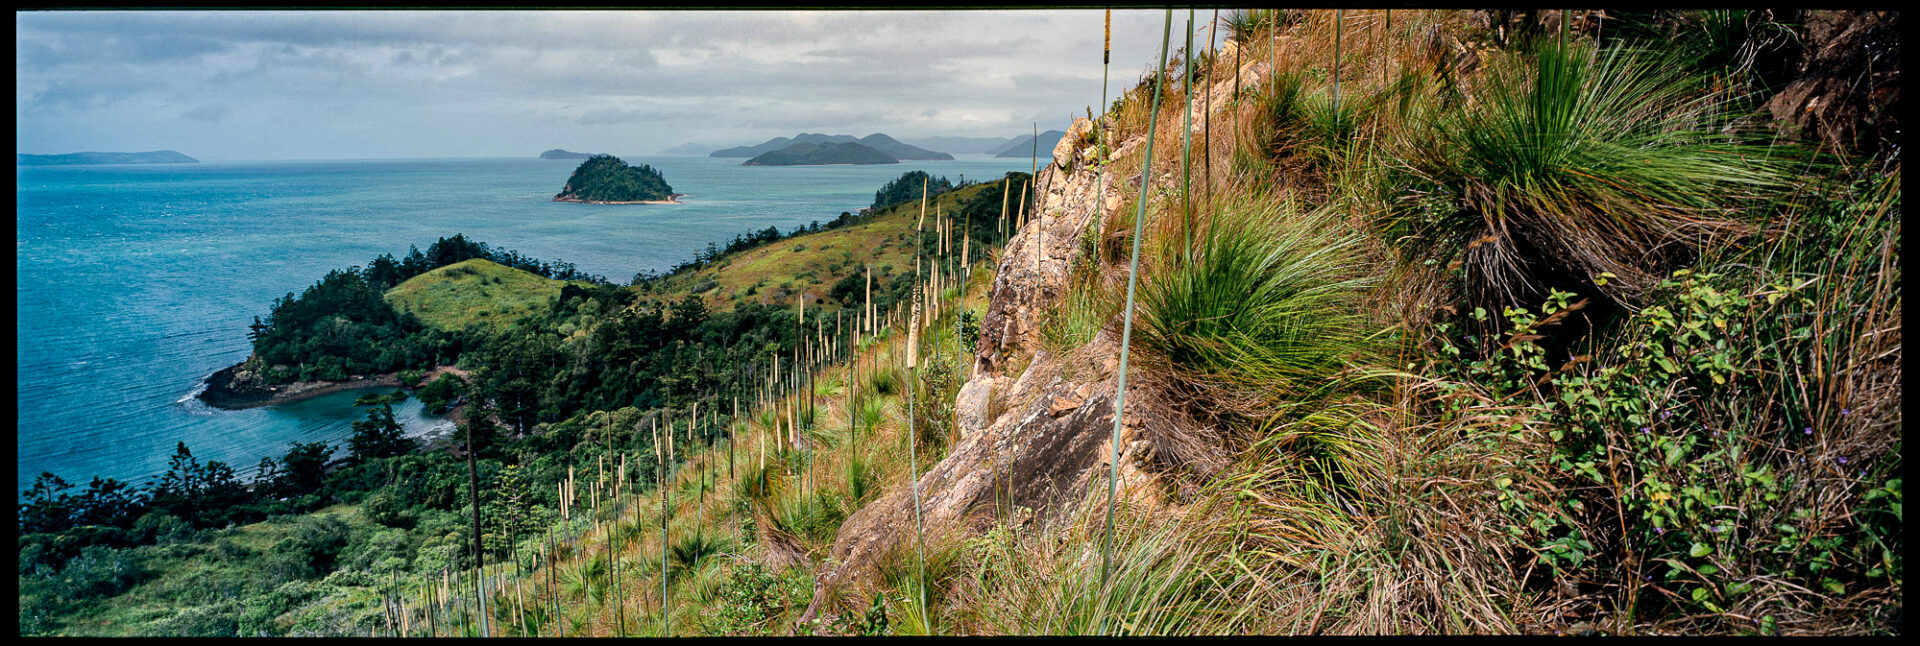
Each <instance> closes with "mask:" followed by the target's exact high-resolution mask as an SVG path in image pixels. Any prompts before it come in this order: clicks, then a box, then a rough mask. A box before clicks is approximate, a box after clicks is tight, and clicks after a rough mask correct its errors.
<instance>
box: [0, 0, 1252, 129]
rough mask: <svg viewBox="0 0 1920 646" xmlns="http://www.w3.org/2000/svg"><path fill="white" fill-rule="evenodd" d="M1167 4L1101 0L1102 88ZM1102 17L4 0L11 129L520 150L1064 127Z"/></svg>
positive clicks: (1122, 68)
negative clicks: (28, 6)
mask: <svg viewBox="0 0 1920 646" xmlns="http://www.w3.org/2000/svg"><path fill="white" fill-rule="evenodd" d="M1198 15H1199V20H1200V21H1201V22H1202V23H1204V22H1205V21H1206V20H1207V19H1208V18H1210V17H1211V13H1210V12H1209V11H1206V10H1202V11H1201V12H1200V13H1199V14H1198ZM1162 16H1163V13H1162V12H1161V11H1154V10H1137V11H1135V10H1126V11H1115V12H1114V15H1113V48H1114V52H1113V64H1112V66H1111V68H1110V74H1111V75H1110V81H1109V90H1108V93H1109V101H1110V100H1111V98H1112V96H1114V95H1118V94H1119V93H1120V92H1121V91H1123V90H1125V89H1126V88H1128V87H1131V86H1132V85H1133V84H1134V83H1135V82H1136V81H1138V80H1139V79H1140V78H1141V77H1142V76H1143V75H1144V74H1145V73H1146V71H1147V70H1148V69H1149V68H1151V67H1152V66H1153V65H1154V63H1155V62H1156V60H1157V58H1158V56H1159V47H1160V28H1161V18H1162ZM1183 20H1184V16H1183V15H1182V16H1176V17H1175V23H1174V26H1173V32H1174V34H1173V37H1172V39H1173V40H1174V41H1175V43H1174V47H1175V48H1178V47H1179V45H1180V41H1182V40H1183V39H1184V23H1183V22H1182V21H1183ZM1101 21H1102V12H1101V11H1099V10H1055V11H959V12H948V11H941V12H935V11H884V12H875V11H862V12H852V11H846V12H841V11H827V12H751V11H683V12H637V11H636V12H599V11H554V12H521V11H455V12H441V11H407V12H401V11H360V12H348V11H320V12H294V11H268V12H237V11H51V12H21V13H16V14H15V32H14V34H15V36H14V47H15V54H16V56H15V63H14V66H15V67H14V70H15V79H16V80H15V81H14V84H15V85H14V109H15V129H16V141H17V143H16V152H21V153H32V154H57V153H67V152H80V151H113V152H127V151H147V150H163V149H165V150H177V151H180V152H182V153H185V154H187V155H189V156H193V157H196V158H199V159H202V160H272V159H382V158H431V157H527V156H531V155H537V154H539V152H540V151H543V150H546V149H549V148H565V149H568V150H574V151H580V152H611V153H615V154H641V153H651V152H656V151H659V150H663V149H666V148H669V147H673V146H676V145H679V144H683V143H700V144H708V145H712V146H714V147H716V148H718V147H725V146H733V145H741V144H753V143H759V142H761V141H765V140H767V139H770V138H773V137H778V136H789V137H790V136H793V135H795V134H798V133H800V132H817V133H827V134H848V135H853V136H856V137H860V136H866V135H868V134H872V133H875V132H884V133H886V134H888V135H891V136H893V137H895V138H898V139H906V140H911V139H914V138H919V137H936V136H960V137H1000V138H1009V137H1013V136H1018V135H1023V134H1027V133H1030V132H1031V131H1032V129H1033V128H1034V123H1035V122H1038V124H1039V129H1040V130H1043V131H1044V130H1049V129H1058V130H1064V129H1066V128H1067V126H1068V125H1069V124H1070V123H1071V120H1070V117H1069V115H1081V116H1084V114H1085V112H1086V110H1087V108H1088V107H1090V106H1094V105H1095V104H1098V103H1099V102H1100V92H1101V90H1100V84H1101V65H1100V40H1101ZM1199 30H1200V35H1199V36H1197V38H1198V39H1199V40H1201V41H1204V40H1205V30H1204V26H1202V27H1200V28H1199ZM1220 31H1221V34H1220V36H1219V37H1220V38H1221V39H1224V38H1225V33H1224V32H1225V30H1224V29H1222V30H1220ZM1096 109H1097V108H1096Z"/></svg>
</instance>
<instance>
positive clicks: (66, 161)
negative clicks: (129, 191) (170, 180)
mask: <svg viewBox="0 0 1920 646" xmlns="http://www.w3.org/2000/svg"><path fill="white" fill-rule="evenodd" d="M198 163H200V160H198V159H194V158H192V157H188V156H186V155H182V154H180V153H178V152H175V151H171V150H155V151H152V152H144V153H67V154H64V155H27V154H15V155H14V165H16V166H80V165H86V164H198Z"/></svg>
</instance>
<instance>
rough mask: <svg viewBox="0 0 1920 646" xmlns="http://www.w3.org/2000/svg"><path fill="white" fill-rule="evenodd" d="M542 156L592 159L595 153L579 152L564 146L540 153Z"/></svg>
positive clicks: (548, 157) (545, 157)
mask: <svg viewBox="0 0 1920 646" xmlns="http://www.w3.org/2000/svg"><path fill="white" fill-rule="evenodd" d="M540 158H541V159H592V158H593V155H592V154H591V153H577V152H573V151H571V150H566V149H564V148H555V149H553V150H549V151H546V152H543V153H540Z"/></svg>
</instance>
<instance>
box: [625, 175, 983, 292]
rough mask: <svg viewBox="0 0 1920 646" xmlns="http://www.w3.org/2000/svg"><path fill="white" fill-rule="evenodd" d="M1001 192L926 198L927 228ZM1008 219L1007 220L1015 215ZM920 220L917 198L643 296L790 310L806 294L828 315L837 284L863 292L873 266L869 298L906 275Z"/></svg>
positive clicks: (726, 261)
mask: <svg viewBox="0 0 1920 646" xmlns="http://www.w3.org/2000/svg"><path fill="white" fill-rule="evenodd" d="M999 186H1000V182H989V183H984V184H975V185H971V186H967V187H965V188H962V189H958V190H954V191H949V192H947V193H943V194H941V195H937V196H934V197H931V198H929V199H928V200H927V206H926V211H927V226H929V227H930V226H932V223H933V221H934V218H935V216H936V215H937V214H938V213H946V214H949V215H951V214H953V213H955V212H957V211H959V209H960V206H961V205H963V204H965V203H966V202H967V200H970V199H972V198H974V197H975V196H977V195H979V194H980V193H982V192H983V191H988V190H997V189H998V187H999ZM1010 208H1011V207H1010ZM1007 217H1008V219H1010V220H1011V219H1012V218H1013V214H1012V213H1009V214H1008V215H1007ZM919 218H920V200H918V199H914V200H912V201H910V202H906V203H902V204H896V205H893V206H891V207H887V208H883V209H881V210H879V211H878V212H875V213H872V214H870V215H868V216H867V217H865V218H862V219H860V220H859V221H858V222H857V223H855V224H852V225H849V226H845V227H841V228H838V229H829V230H826V231H821V232H818V233H810V234H805V235H800V236H795V237H793V238H789V239H785V240H781V241H779V242H776V243H773V244H769V245H765V246H761V247H758V248H755V249H751V250H748V251H745V252H741V253H736V254H733V255H730V256H727V257H725V258H723V259H721V260H720V261H719V262H717V263H715V264H713V265H710V266H708V267H704V268H701V269H697V270H694V271H690V272H682V273H679V274H675V275H673V276H670V277H668V278H667V279H665V280H663V281H661V282H660V283H659V285H658V286H657V287H655V291H653V292H648V293H645V295H646V296H647V297H648V299H649V300H651V301H654V302H674V301H677V300H679V298H680V297H681V296H682V295H684V294H688V293H693V294H699V295H700V297H701V299H702V300H703V301H705V302H706V305H707V307H708V308H709V309H712V310H715V311H725V310H730V309H733V307H734V306H735V305H737V304H740V303H761V304H791V303H792V302H793V299H794V297H795V296H796V295H800V294H804V295H805V296H806V298H807V299H808V301H807V302H808V307H809V308H812V307H823V308H826V309H825V311H833V310H836V309H839V308H840V307H841V306H842V305H843V304H842V303H839V302H838V301H836V300H834V299H832V298H830V297H829V295H828V292H829V291H830V290H831V289H832V288H833V285H834V284H835V283H837V282H839V281H840V280H841V279H842V278H845V277H847V276H859V277H860V279H861V281H862V283H861V290H862V291H863V292H864V290H865V289H866V285H865V282H864V281H865V276H866V274H865V272H866V268H867V267H869V266H871V267H872V268H873V289H874V293H875V294H879V293H880V292H881V290H883V289H891V288H892V287H893V284H894V281H895V277H896V276H897V275H899V274H910V273H912V271H913V253H914V250H913V230H914V225H915V223H916V222H917V221H918V220H919ZM974 242H975V243H976V244H975V245H974V247H973V249H972V252H973V253H975V254H976V255H977V254H980V253H981V252H982V249H981V248H980V246H979V245H978V244H977V243H978V242H979V241H978V240H976V241H974ZM955 244H959V243H958V242H957V241H956V243H955Z"/></svg>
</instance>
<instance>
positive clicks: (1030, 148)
mask: <svg viewBox="0 0 1920 646" xmlns="http://www.w3.org/2000/svg"><path fill="white" fill-rule="evenodd" d="M1065 136H1067V133H1065V132H1061V131H1059V130H1048V131H1046V132H1042V133H1040V136H1039V137H1038V139H1039V140H1040V141H1039V144H1038V146H1037V147H1036V145H1035V144H1034V139H1035V137H1034V136H1033V135H1027V136H1024V137H1019V138H1016V139H1014V140H1013V141H1012V142H1011V143H1008V144H1007V145H1005V146H1001V147H999V148H997V149H994V150H993V151H992V153H991V154H992V155H993V156H995V157H1032V156H1035V155H1051V154H1053V147H1054V146H1057V145H1059V144H1060V138H1061V137H1065Z"/></svg>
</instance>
